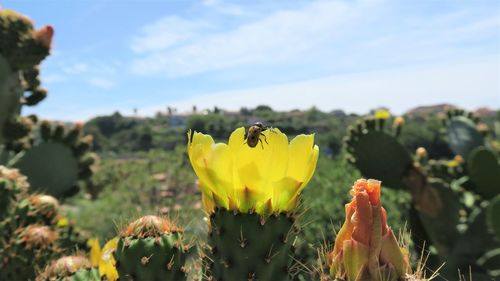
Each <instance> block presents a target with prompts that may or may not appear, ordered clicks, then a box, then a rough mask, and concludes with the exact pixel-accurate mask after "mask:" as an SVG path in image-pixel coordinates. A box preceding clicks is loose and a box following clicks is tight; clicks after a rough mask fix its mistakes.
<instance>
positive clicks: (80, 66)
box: [62, 62, 89, 74]
mask: <svg viewBox="0 0 500 281" xmlns="http://www.w3.org/2000/svg"><path fill="white" fill-rule="evenodd" d="M88 69H89V66H88V64H86V63H82V62H78V63H73V64H68V65H64V66H62V70H63V71H64V72H65V73H66V74H80V73H84V72H87V71H88Z"/></svg>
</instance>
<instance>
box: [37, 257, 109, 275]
mask: <svg viewBox="0 0 500 281" xmlns="http://www.w3.org/2000/svg"><path fill="white" fill-rule="evenodd" d="M36 281H101V277H100V275H99V271H98V270H97V268H93V267H92V265H91V264H90V261H89V260H88V259H87V258H86V257H83V256H66V257H62V258H59V259H58V260H56V261H53V262H52V263H50V264H49V265H48V266H47V267H46V268H45V270H44V271H43V273H42V274H40V275H38V276H37V278H36Z"/></svg>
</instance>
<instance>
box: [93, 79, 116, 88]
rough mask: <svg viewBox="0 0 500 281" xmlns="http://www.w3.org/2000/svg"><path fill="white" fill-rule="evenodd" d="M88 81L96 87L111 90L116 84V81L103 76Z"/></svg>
mask: <svg viewBox="0 0 500 281" xmlns="http://www.w3.org/2000/svg"><path fill="white" fill-rule="evenodd" d="M87 82H88V83H89V84H90V85H92V86H95V87H98V88H101V89H104V90H110V89H112V88H113V87H114V86H115V82H114V81H113V80H111V79H108V78H102V77H92V78H89V79H88V80H87Z"/></svg>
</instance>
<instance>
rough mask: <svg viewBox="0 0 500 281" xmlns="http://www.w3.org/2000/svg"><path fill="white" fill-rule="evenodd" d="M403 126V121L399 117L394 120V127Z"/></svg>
mask: <svg viewBox="0 0 500 281" xmlns="http://www.w3.org/2000/svg"><path fill="white" fill-rule="evenodd" d="M404 124H405V119H404V118H403V117H401V116H398V117H396V118H394V126H402V125H404Z"/></svg>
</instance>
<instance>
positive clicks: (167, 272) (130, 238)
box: [114, 216, 190, 281]
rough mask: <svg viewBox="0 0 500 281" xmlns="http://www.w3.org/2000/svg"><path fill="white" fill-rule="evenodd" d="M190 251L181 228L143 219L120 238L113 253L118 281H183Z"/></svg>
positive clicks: (160, 220)
mask: <svg viewBox="0 0 500 281" xmlns="http://www.w3.org/2000/svg"><path fill="white" fill-rule="evenodd" d="M189 252H190V246H189V245H187V244H186V243H185V242H184V241H183V233H182V231H181V229H179V228H178V227H177V226H175V225H174V224H173V223H172V222H171V221H170V220H168V219H166V218H160V217H156V216H145V217H142V218H140V219H138V220H136V221H134V222H132V223H130V224H129V225H128V226H127V227H126V228H125V229H124V230H123V231H122V233H121V235H120V240H119V241H118V245H117V248H116V251H115V252H114V256H115V259H116V269H117V271H118V274H119V275H120V279H119V280H124V281H125V280H126V281H128V280H131V281H143V280H148V281H168V280H172V281H178V280H186V278H187V277H186V273H185V268H184V265H185V262H186V259H187V257H188V256H189Z"/></svg>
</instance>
